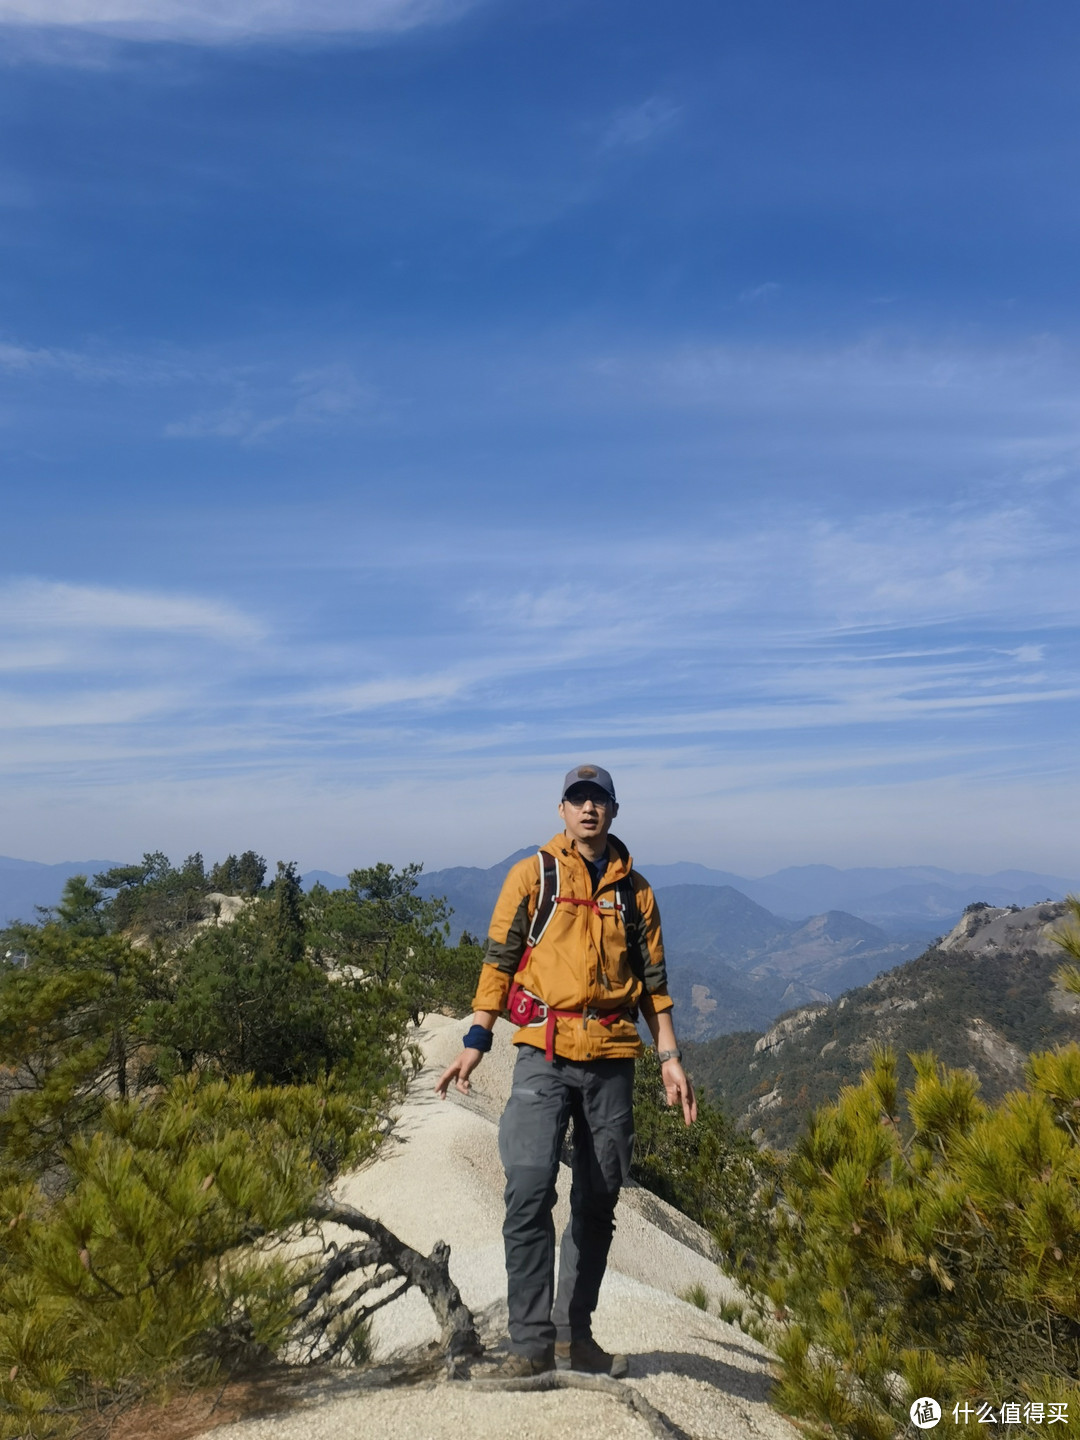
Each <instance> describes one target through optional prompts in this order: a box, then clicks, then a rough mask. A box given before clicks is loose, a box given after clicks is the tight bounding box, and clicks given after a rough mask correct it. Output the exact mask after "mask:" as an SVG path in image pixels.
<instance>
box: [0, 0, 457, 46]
mask: <svg viewBox="0 0 1080 1440" xmlns="http://www.w3.org/2000/svg"><path fill="white" fill-rule="evenodd" d="M466 8H467V0H0V24H7V25H20V26H39V27H54V26H55V27H74V28H79V29H87V30H98V31H103V32H106V33H111V34H115V35H119V36H124V37H130V38H133V39H150V40H154V39H168V40H193V41H197V42H204V43H214V42H220V41H229V40H239V39H252V38H261V37H272V36H279V35H290V34H298V33H299V34H304V33H307V34H335V33H336V34H349V33H353V34H379V33H394V32H399V31H405V30H412V29H415V28H416V27H418V26H421V25H428V24H432V23H438V22H440V21H446V20H449V19H452V18H454V17H455V16H456V15H458V14H459V13H461V12H462V11H463V10H464V9H466Z"/></svg>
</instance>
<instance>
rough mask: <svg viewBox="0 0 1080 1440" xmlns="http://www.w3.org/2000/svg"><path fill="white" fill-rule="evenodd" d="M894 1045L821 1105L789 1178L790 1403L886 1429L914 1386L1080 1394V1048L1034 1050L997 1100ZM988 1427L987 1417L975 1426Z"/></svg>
mask: <svg viewBox="0 0 1080 1440" xmlns="http://www.w3.org/2000/svg"><path fill="white" fill-rule="evenodd" d="M911 1058H912V1062H913V1064H914V1067H915V1073H916V1081H915V1084H914V1086H913V1087H912V1089H911V1090H910V1091H909V1092H907V1094H906V1095H905V1097H904V1106H903V1108H904V1110H906V1121H907V1123H906V1124H902V1123H901V1119H902V1117H901V1115H900V1113H899V1112H900V1108H901V1107H900V1097H899V1095H898V1086H897V1078H896V1071H897V1067H896V1059H895V1056H894V1055H892V1054H891V1052H888V1051H883V1052H880V1053H879V1054H878V1055H877V1056H876V1057H875V1059H874V1063H873V1066H872V1068H871V1069H870V1070H868V1071H867V1072H866V1073H864V1075H863V1076H862V1078H861V1080H860V1082H859V1084H858V1085H854V1086H849V1087H846V1088H845V1089H844V1090H843V1091H842V1092H841V1095H840V1097H839V1099H838V1100H837V1102H836V1104H834V1105H830V1106H826V1107H824V1108H823V1109H822V1110H820V1111H818V1112H817V1113H816V1114H815V1115H814V1116H813V1117H812V1118H811V1121H810V1125H809V1129H808V1132H807V1133H806V1135H805V1136H804V1137H803V1138H802V1139H801V1140H800V1141H799V1143H798V1145H797V1146H796V1149H795V1152H794V1155H793V1156H792V1159H791V1162H790V1164H789V1166H788V1168H787V1172H786V1175H785V1179H784V1195H785V1202H786V1203H785V1206H784V1207H783V1208H782V1211H781V1215H782V1223H781V1227H780V1241H779V1256H778V1259H777V1261H776V1263H775V1265H774V1267H773V1273H772V1278H771V1281H770V1285H769V1292H770V1295H771V1299H772V1301H773V1303H774V1304H775V1305H776V1306H777V1307H778V1311H779V1313H780V1314H781V1315H783V1316H786V1317H787V1318H788V1320H789V1322H790V1323H789V1324H788V1326H787V1327H786V1329H785V1330H784V1331H783V1332H782V1333H781V1334H780V1336H779V1338H778V1340H777V1351H778V1354H779V1355H780V1359H781V1362H782V1374H781V1381H780V1384H779V1387H778V1391H777V1398H778V1400H779V1402H780V1403H781V1404H782V1405H783V1406H785V1407H786V1408H788V1409H790V1410H792V1411H793V1412H795V1413H798V1414H802V1415H806V1416H810V1417H812V1418H814V1419H816V1420H817V1421H818V1422H820V1423H822V1424H825V1425H827V1426H829V1427H831V1428H832V1429H833V1430H834V1431H837V1432H839V1433H842V1434H845V1435H850V1436H853V1437H867V1440H871V1437H881V1440H885V1437H886V1436H890V1435H892V1434H893V1433H894V1432H895V1429H896V1427H897V1426H898V1425H902V1424H906V1422H907V1407H908V1405H909V1404H910V1402H911V1400H912V1399H913V1398H914V1397H915V1396H918V1395H933V1396H934V1397H935V1398H936V1399H938V1400H939V1402H941V1403H942V1405H943V1406H951V1405H952V1404H954V1403H956V1402H958V1401H965V1400H976V1399H977V1400H979V1401H996V1402H999V1403H1000V1402H1002V1401H1004V1400H1024V1399H1032V1400H1046V1399H1047V1398H1048V1396H1049V1394H1050V1391H1051V1390H1053V1391H1054V1393H1055V1395H1067V1396H1068V1397H1069V1398H1070V1400H1071V1402H1072V1408H1074V1409H1075V1407H1076V1406H1077V1405H1080V1388H1078V1386H1077V1380H1078V1378H1080V1146H1078V1138H1077V1128H1076V1123H1075V1121H1074V1118H1073V1117H1074V1116H1075V1114H1076V1113H1077V1112H1078V1111H1080V1048H1077V1047H1076V1046H1069V1047H1065V1048H1062V1049H1059V1050H1056V1051H1053V1052H1049V1053H1047V1054H1043V1055H1036V1056H1033V1057H1032V1060H1031V1063H1030V1066H1029V1085H1028V1088H1027V1090H1025V1091H1021V1092H1017V1093H1015V1094H1012V1095H1009V1096H1007V1097H1006V1099H1005V1100H1004V1101H1003V1102H1002V1103H1001V1104H1000V1105H998V1106H996V1107H992V1108H991V1107H988V1106H986V1105H984V1104H983V1103H982V1101H981V1100H980V1099H979V1097H978V1093H977V1084H976V1082H975V1081H974V1080H973V1079H972V1077H971V1076H970V1075H969V1074H968V1073H966V1072H963V1071H950V1070H947V1069H946V1068H945V1067H942V1066H939V1065H938V1064H937V1063H936V1061H935V1060H934V1057H933V1056H932V1055H929V1054H926V1055H919V1056H912V1057H911ZM973 1433H974V1425H973Z"/></svg>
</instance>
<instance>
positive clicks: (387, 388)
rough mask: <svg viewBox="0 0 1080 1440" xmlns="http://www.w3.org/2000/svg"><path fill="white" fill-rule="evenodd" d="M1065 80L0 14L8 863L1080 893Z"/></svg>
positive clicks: (425, 3) (494, 29)
mask: <svg viewBox="0 0 1080 1440" xmlns="http://www.w3.org/2000/svg"><path fill="white" fill-rule="evenodd" d="M303 27H307V28H306V29H305V28H303ZM1078 46H1080V11H1078V10H1077V9H1076V7H1075V6H1073V5H1071V4H1065V3H1055V0H1051V3H1047V4H1044V5H1042V6H1040V7H1038V8H1037V9H1036V8H1032V7H1026V6H1020V5H1017V4H1016V3H1015V0H1007V3H1003V0H978V3H974V0H971V3H969V0H947V3H942V0H932V3H931V0H906V3H904V4H900V3H888V0H874V3H872V4H868V3H866V0H833V3H829V0H816V3H815V4H814V5H807V4H805V0H783V3H780V0H756V3H754V4H753V5H749V4H739V5H735V4H730V3H728V4H704V3H701V0H698V3H685V0H673V3H669V4H667V5H666V6H663V7H661V6H658V5H656V4H654V3H648V4H646V3H640V0H620V3H618V4H615V3H608V0H547V3H545V4H543V5H526V4H524V3H521V0H476V3H468V0H308V3H306V4H303V5H301V4H299V3H294V0H274V3H271V0H216V3H214V4H212V5H211V4H210V3H208V0H0V483H2V486H3V512H2V513H3V536H4V544H3V546H2V549H0V555H2V566H3V577H2V579H0V617H2V628H0V784H2V786H3V804H2V809H0V853H7V854H13V855H19V856H24V857H27V858H35V859H41V860H60V859H64V858H69V857H78V856H82V855H108V856H113V857H116V858H127V857H130V856H133V855H136V854H138V853H140V852H141V851H142V850H144V849H150V848H164V849H166V850H167V851H169V852H170V853H172V854H173V855H174V856H177V857H179V856H180V855H182V854H184V853H186V852H187V851H189V850H192V849H195V848H201V849H202V850H203V851H204V852H206V853H207V855H208V856H211V857H216V856H218V855H220V854H223V853H225V852H226V851H228V850H230V849H236V848H238V847H240V848H246V847H247V846H249V845H253V846H255V847H256V848H258V849H260V850H261V851H263V853H265V854H267V855H268V856H269V857H270V858H271V859H277V858H279V857H280V858H292V857H295V858H296V859H298V860H299V861H300V862H301V864H302V865H303V866H304V867H305V868H307V867H308V866H314V865H321V866H325V867H327V868H330V869H338V870H342V869H344V868H347V867H349V866H351V865H354V864H360V863H366V862H369V861H371V860H374V859H377V858H388V859H392V860H395V861H399V862H400V861H404V860H407V859H411V858H419V859H423V860H424V861H425V862H427V864H428V865H429V866H441V865H446V864H454V863H459V864H485V865H486V864H491V863H493V862H494V861H495V860H497V859H498V858H500V856H502V855H503V854H505V853H507V852H508V851H510V850H512V849H514V848H516V847H517V846H518V845H520V844H523V843H528V842H530V841H531V840H534V839H538V838H543V837H545V836H546V835H547V834H549V833H550V832H551V830H553V829H554V828H555V823H556V817H555V815H554V808H553V807H554V803H555V800H556V799H557V789H558V778H559V776H561V774H562V772H563V771H564V770H565V769H566V768H567V767H568V766H569V765H570V764H572V763H576V762H577V761H579V760H582V759H594V760H599V761H601V762H602V763H604V764H607V765H608V766H609V767H610V768H611V769H612V771H613V772H614V773H615V776H616V780H617V782H618V784H619V788H620V792H621V798H622V800H623V804H624V808H623V815H622V816H621V817H620V821H619V826H618V829H619V831H620V833H622V834H624V835H625V837H626V838H627V840H628V841H629V842H630V843H631V846H632V848H633V849H634V851H635V853H636V854H638V855H639V856H641V857H644V858H645V859H649V858H651V859H653V860H654V861H668V860H676V859H696V860H701V861H704V862H705V863H711V864H715V865H719V866H722V867H724V868H729V869H732V870H735V871H737V872H740V873H747V874H755V873H763V872H766V871H769V870H772V869H774V868H776V867H778V866H780V865H785V864H799V863H812V862H827V863H832V864H837V865H849V864H875V863H877V864H883V865H886V864H888V865H891V864H939V865H945V866H949V867H952V868H957V869H965V870H968V869H976V870H986V871H992V870H996V869H1000V868H1006V867H1024V868H1031V869H1043V870H1048V871H1051V872H1053V873H1058V874H1062V875H1065V876H1076V877H1078V878H1080V847H1078V844H1077V823H1076V820H1077V816H1078V814H1080V761H1078V758H1077V745H1076V740H1075V735H1076V730H1077V713H1078V703H1077V702H1078V697H1080V625H1078V621H1080V614H1078V611H1080V586H1078V583H1077V574H1078V565H1077V561H1078V552H1080V539H1078V537H1080V525H1078V520H1080V497H1078V485H1077V476H1078V469H1080V325H1078V321H1080V268H1078V267H1077V264H1076V255H1077V253H1078V250H1080V233H1078V232H1080V207H1078V203H1077V198H1076V196H1077V188H1076V183H1075V177H1076V174H1077V161H1078V159H1080V154H1078V152H1080V126H1078V122H1080V89H1078V88H1077V86H1076V83H1075V71H1076V55H1077V51H1078Z"/></svg>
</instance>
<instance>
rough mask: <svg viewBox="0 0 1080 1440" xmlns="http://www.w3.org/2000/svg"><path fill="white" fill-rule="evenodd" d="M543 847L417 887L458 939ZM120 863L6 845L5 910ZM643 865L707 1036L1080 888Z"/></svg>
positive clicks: (22, 914)
mask: <svg viewBox="0 0 1080 1440" xmlns="http://www.w3.org/2000/svg"><path fill="white" fill-rule="evenodd" d="M534 853H535V847H527V848H525V849H522V850H518V851H515V852H514V854H513V855H508V856H507V857H506V859H505V860H501V861H500V862H499V863H498V864H497V865H492V866H490V867H489V868H487V869H481V868H479V867H476V866H455V867H453V868H451V869H446V870H434V871H431V872H430V873H428V874H425V875H422V876H421V878H420V882H419V885H418V890H419V893H420V894H421V895H425V896H436V895H439V896H445V897H446V899H447V900H448V901H449V903H450V905H451V906H452V908H453V920H452V925H451V937H452V939H454V940H456V939H457V938H458V937H459V936H460V935H461V934H462V932H463V931H468V932H469V933H470V934H472V935H475V936H479V937H482V936H483V935H485V934H486V933H487V927H488V922H489V921H490V918H491V911H492V908H493V906H494V904H495V900H496V898H497V896H498V893H499V887H500V886H501V884H502V881H503V878H504V877H505V875H506V872H507V871H508V870H509V868H510V866H511V865H512V864H513V863H514V862H515V861H516V860H520V859H522V858H523V857H525V856H528V855H531V854H534ZM112 863H114V862H111V861H106V860H83V861H67V862H65V863H63V864H60V865H40V864H37V863H35V862H33V861H29V860H11V859H3V858H0V923H9V922H10V921H11V920H13V919H15V918H21V919H33V918H34V907H35V906H36V905H54V904H55V903H56V901H57V900H58V899H59V897H60V892H61V890H62V889H63V886H64V882H65V881H66V880H67V879H68V877H69V876H71V875H75V874H80V873H82V874H89V875H93V874H94V873H95V872H96V871H99V870H103V869H107V868H108V867H109V865H110V864H112ZM641 868H642V870H643V872H644V873H645V874H646V875H647V876H648V877H649V879H650V881H651V882H652V884H653V886H654V888H655V889H656V892H657V898H658V900H659V903H660V911H661V914H662V916H663V920H664V935H665V940H666V944H667V950H668V956H669V962H670V964H669V972H670V976H671V988H672V993H673V994H674V996H675V998H676V1000H677V1002H678V1004H679V1025H680V1034H681V1036H682V1037H684V1038H686V1039H687V1040H702V1041H704V1040H707V1039H709V1038H710V1037H712V1036H715V1035H721V1034H725V1033H729V1032H732V1031H737V1030H760V1029H763V1028H765V1027H767V1026H768V1025H769V1024H770V1023H771V1021H772V1020H773V1019H774V1018H775V1017H776V1016H777V1015H779V1014H781V1013H782V1012H783V1011H785V1010H788V1009H791V1008H792V1007H793V1006H798V1005H804V1004H806V1003H809V1002H815V1001H822V1002H825V1001H828V1000H830V999H831V998H832V997H835V996H837V995H839V994H841V993H842V992H843V991H844V990H847V989H849V988H850V987H851V986H854V985H864V984H866V982H867V981H869V980H871V979H872V978H873V977H874V976H875V975H878V974H880V973H881V972H882V971H883V970H887V969H890V968H892V967H893V966H895V965H897V964H898V963H900V962H902V961H904V960H906V959H909V958H911V957H913V956H915V955H917V954H919V953H920V952H921V951H922V950H924V949H925V948H926V945H927V942H928V941H930V940H931V939H933V938H934V937H935V936H937V935H940V934H941V933H942V932H943V931H945V930H947V929H948V928H949V927H950V926H951V925H953V924H954V923H955V922H956V921H957V919H958V918H959V916H960V915H961V913H962V912H963V910H964V907H965V906H966V905H968V904H970V903H971V902H973V901H984V902H987V903H990V904H992V905H996V906H1006V905H1019V906H1022V907H1023V906H1028V905H1030V904H1031V903H1032V902H1033V901H1043V900H1045V899H1047V898H1051V899H1055V900H1056V899H1060V898H1061V897H1063V896H1064V895H1065V894H1066V893H1067V892H1068V890H1069V889H1070V888H1080V887H1070V885H1069V883H1068V882H1067V881H1065V880H1062V879H1061V878H1059V877H1056V876H1052V875H1039V874H1033V873H1030V872H1028V871H1019V870H1009V871H1001V872H999V873H998V874H996V875H989V876H987V875H965V874H955V873H953V872H952V871H948V870H940V869H936V868H933V867H908V868H901V869H871V868H864V869H856V870H837V869H834V868H833V867H832V866H829V865H804V866H797V867H792V868H788V869H786V870H778V871H777V872H776V873H775V874H774V875H767V876H765V877H764V878H762V879H759V880H749V879H746V878H744V877H742V876H739V875H734V874H731V873H730V872H728V871H725V870H712V869H710V868H709V867H707V866H705V865H697V864H694V863H693V862H690V861H683V862H680V863H679V864H676V865H643V866H642V867H641ZM303 883H304V886H305V888H307V889H310V888H311V887H312V886H313V885H315V884H316V883H322V884H323V885H326V886H327V887H328V888H330V889H335V888H338V887H340V886H343V885H345V884H346V883H347V880H346V877H345V876H343V875H337V874H334V873H332V872H330V871H326V870H309V871H308V872H307V873H306V874H305V875H304V876H303ZM808 916H809V918H807V917H808Z"/></svg>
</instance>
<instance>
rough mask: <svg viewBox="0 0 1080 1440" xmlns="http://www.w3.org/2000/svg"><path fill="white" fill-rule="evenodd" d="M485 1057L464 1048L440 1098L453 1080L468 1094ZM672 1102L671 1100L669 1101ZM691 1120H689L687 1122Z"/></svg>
mask: <svg viewBox="0 0 1080 1440" xmlns="http://www.w3.org/2000/svg"><path fill="white" fill-rule="evenodd" d="M483 1058H484V1054H483V1051H482V1050H462V1052H461V1054H460V1055H459V1056H458V1058H457V1059H456V1060H455V1061H454V1063H453V1064H452V1065H451V1066H450V1068H449V1070H444V1071H443V1073H442V1074H441V1075H440V1076H439V1083H438V1084H437V1085H436V1086H435V1094H436V1095H438V1097H439V1099H440V1100H445V1099H446V1092H447V1091H448V1090H449V1089H450V1082H451V1080H452V1081H453V1082H454V1084H455V1085H456V1086H457V1088H458V1089H459V1090H460V1091H461V1093H462V1095H468V1093H469V1090H470V1089H471V1088H472V1087H471V1086H470V1085H469V1076H470V1075H471V1074H472V1072H473V1071H474V1070H475V1069H476V1067H477V1065H479V1064H480V1061H481V1060H482V1059H483ZM668 1103H669V1104H670V1103H671V1102H670V1101H669V1102H668ZM689 1123H690V1122H689V1121H687V1124H689Z"/></svg>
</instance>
